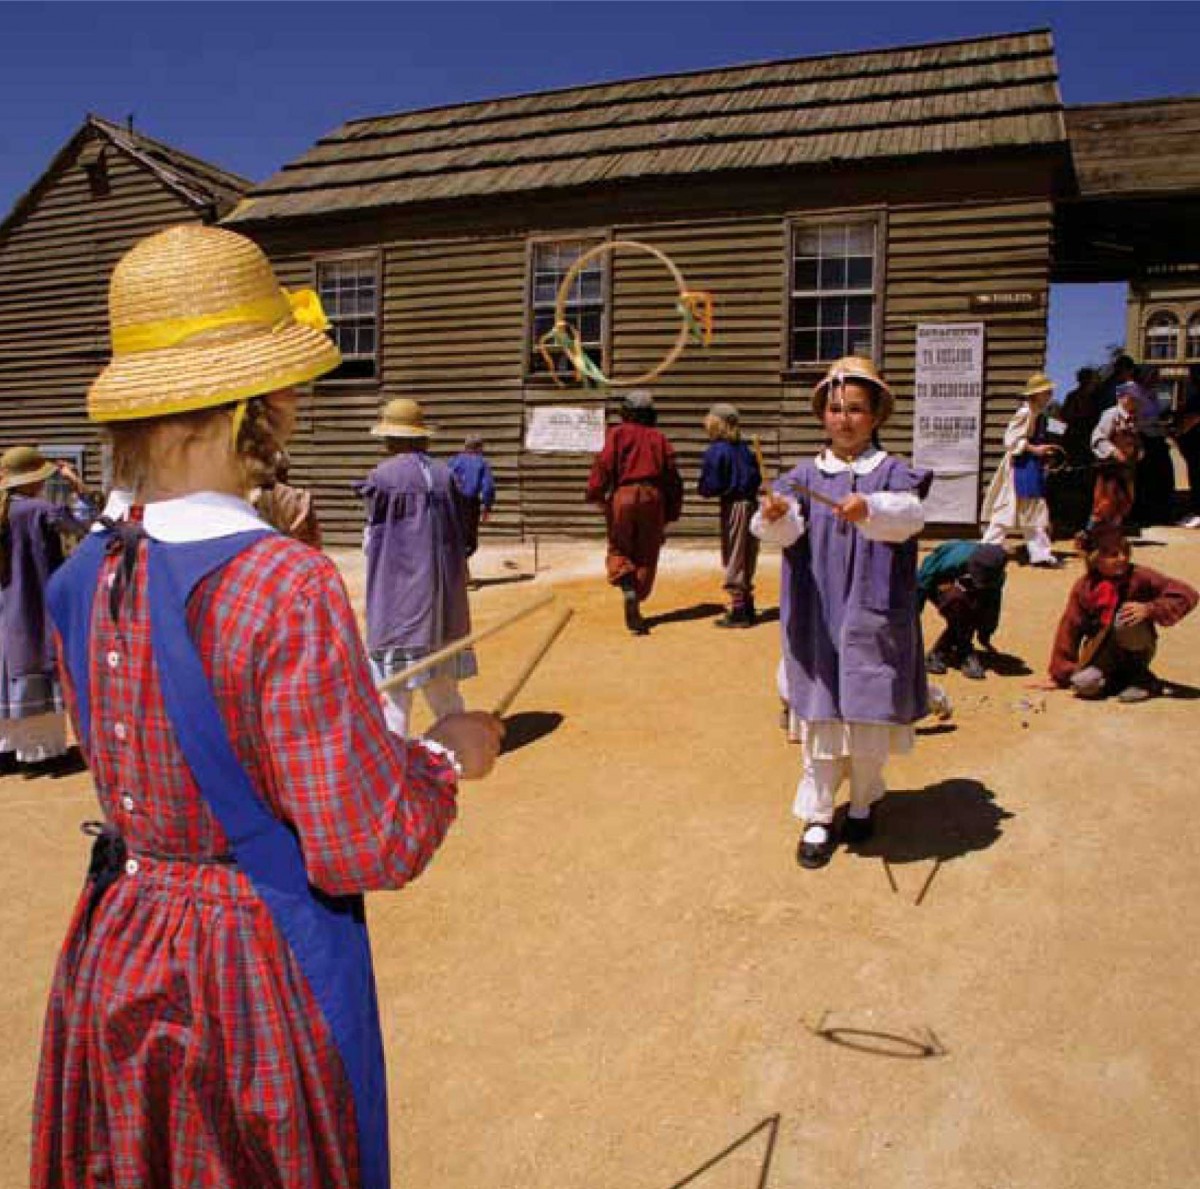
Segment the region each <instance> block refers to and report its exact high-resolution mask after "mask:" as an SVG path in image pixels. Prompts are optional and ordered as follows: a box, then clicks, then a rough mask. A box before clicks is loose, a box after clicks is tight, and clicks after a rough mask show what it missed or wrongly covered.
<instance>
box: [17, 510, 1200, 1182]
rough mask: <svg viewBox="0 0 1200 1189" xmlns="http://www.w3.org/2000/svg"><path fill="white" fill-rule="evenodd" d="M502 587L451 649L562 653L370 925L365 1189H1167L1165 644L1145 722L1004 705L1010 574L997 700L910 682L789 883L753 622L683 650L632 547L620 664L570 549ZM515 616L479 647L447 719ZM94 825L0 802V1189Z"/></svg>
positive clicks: (489, 567) (75, 787)
mask: <svg viewBox="0 0 1200 1189" xmlns="http://www.w3.org/2000/svg"><path fill="white" fill-rule="evenodd" d="M1152 537H1153V539H1151V540H1145V541H1143V542H1142V543H1140V544H1139V546H1138V547H1137V548H1136V550H1135V560H1136V561H1138V562H1141V563H1144V564H1148V565H1151V566H1154V567H1156V568H1161V569H1164V570H1165V571H1166V572H1168V573H1170V574H1172V575H1175V576H1178V577H1181V578H1184V579H1186V580H1188V581H1190V582H1192V583H1193V584H1198V585H1200V534H1189V533H1187V532H1186V531H1184V530H1172V529H1160V530H1156V531H1155V532H1154V533H1153V534H1152ZM339 560H340V561H342V562H344V568H345V572H346V574H347V578H348V581H349V583H350V586H351V589H352V591H353V593H354V595H355V598H356V600H357V602H358V603H359V604H361V586H362V575H361V563H360V561H359V560H358V559H356V558H354V557H352V556H350V555H348V554H347V555H344V556H341V557H340V558H339ZM532 561H533V558H532V550H531V548H530V547H529V546H528V545H517V544H513V545H511V546H508V547H505V546H502V545H491V546H488V547H485V551H484V554H483V555H482V557H481V559H478V565H477V567H476V568H477V571H478V574H479V576H481V577H482V578H483V579H484V580H485V581H484V585H483V586H482V588H481V589H480V590H479V591H477V592H476V593H475V594H474V595H473V596H472V599H473V606H474V613H475V618H476V623H477V625H486V624H487V623H489V622H492V621H494V620H495V619H497V618H498V617H499V616H501V615H502V614H503V613H505V612H507V611H509V610H511V609H515V608H517V607H518V606H520V605H522V604H523V603H524V602H525V601H527V600H529V599H530V598H532V597H534V595H536V594H537V593H538V592H540V591H542V590H545V589H554V590H555V591H556V593H557V595H558V597H559V599H560V600H564V601H567V602H569V603H570V604H571V605H573V606H574V607H575V608H576V611H577V614H576V616H575V619H574V620H573V622H572V623H571V625H570V626H569V627H568V629H567V631H566V633H565V634H564V636H563V637H562V638H561V639H560V641H559V643H558V645H557V647H556V648H555V649H554V651H553V652H551V654H550V655H549V657H548V658H547V660H546V662H545V663H544V664H543V666H542V667H541V668H540V669H539V670H538V671H537V673H536V674H535V675H534V677H533V679H532V680H531V682H530V684H529V685H528V686H527V687H526V690H525V692H524V693H523V695H522V696H521V697H520V698H519V699H518V701H517V702H516V704H515V705H514V706H513V709H512V713H511V717H510V720H509V725H510V736H511V739H510V749H509V751H508V752H507V753H506V754H505V755H503V756H502V757H501V759H500V762H499V764H498V766H497V769H496V772H495V773H494V775H493V776H492V777H491V778H490V779H489V780H488V781H486V782H484V783H479V784H472V785H466V786H464V788H463V791H462V796H461V803H460V804H461V808H460V817H459V821H458V823H457V825H456V826H455V828H454V829H453V831H452V833H451V835H450V837H449V838H448V840H447V842H446V845H445V846H444V847H443V849H442V852H441V853H440V854H439V855H438V857H437V858H436V859H435V860H434V862H433V864H432V866H431V867H430V869H429V870H428V871H427V872H426V874H425V875H424V876H423V877H422V878H421V879H420V880H418V881H417V882H416V883H415V884H413V885H412V886H411V887H410V888H407V889H405V890H404V891H401V892H399V893H394V894H389V895H378V896H374V897H373V898H372V899H371V900H370V904H369V912H370V917H371V923H372V927H373V936H374V946H375V954H376V965H377V972H378V979H379V990H380V997H381V1001H382V1011H383V1019H384V1029H385V1035H386V1040H387V1049H388V1059H389V1072H390V1078H391V1082H390V1085H391V1113H392V1123H393V1153H394V1158H393V1163H394V1169H395V1177H394V1180H395V1184H396V1185H397V1186H408V1187H412V1189H682V1187H683V1186H688V1187H689V1189H829V1187H833V1186H845V1187H855V1189H1032V1187H1039V1189H1040V1187H1046V1189H1068V1187H1071V1189H1074V1187H1079V1189H1130V1187H1131V1186H1135V1185H1136V1186H1162V1187H1164V1189H1186V1187H1189V1186H1197V1185H1200V1126H1198V1125H1197V1120H1198V1119H1200V1078H1198V1077H1197V1075H1196V1057H1195V1055H1196V1053H1197V1052H1200V1012H1197V1010H1196V994H1197V988H1198V987H1200V913H1198V912H1197V909H1196V905H1197V902H1198V895H1197V893H1198V892H1200V873H1198V871H1197V867H1196V862H1195V856H1196V854H1197V853H1200V815H1197V813H1196V812H1195V806H1194V804H1193V801H1192V798H1193V797H1194V796H1195V792H1196V769H1197V767H1198V766H1200V749H1198V748H1197V745H1196V741H1197V739H1198V738H1200V730H1198V726H1200V716H1198V714H1197V702H1196V700H1195V699H1196V698H1198V697H1200V614H1196V615H1193V616H1192V617H1191V618H1190V619H1187V620H1185V621H1184V622H1183V623H1182V624H1181V625H1179V626H1178V627H1176V628H1174V629H1172V630H1170V631H1168V632H1166V633H1164V634H1163V636H1162V640H1161V645H1162V647H1161V650H1160V653H1159V657H1158V660H1157V661H1156V664H1155V668H1156V670H1157V672H1158V673H1159V674H1160V675H1161V676H1162V677H1164V678H1166V679H1169V680H1170V681H1173V682H1176V683H1178V684H1177V685H1176V687H1175V688H1174V689H1173V691H1172V696H1170V697H1164V698H1160V699H1156V700H1154V701H1151V702H1148V703H1145V704H1142V705H1134V706H1119V705H1115V704H1105V705H1088V704H1083V703H1079V702H1075V701H1073V700H1072V699H1071V698H1070V697H1069V696H1068V695H1066V694H1062V693H1058V694H1048V695H1043V694H1036V693H1031V692H1030V691H1028V690H1026V689H1025V688H1024V687H1025V682H1026V681H1028V680H1029V674H1028V673H1026V672H1024V671H1023V668H1024V667H1023V665H1022V664H1021V661H1024V662H1025V663H1026V664H1027V665H1028V666H1030V667H1031V668H1033V669H1035V670H1037V671H1038V672H1041V671H1042V669H1043V668H1044V664H1045V659H1046V656H1047V652H1048V647H1049V642H1050V638H1051V634H1052V631H1053V627H1054V624H1055V623H1056V622H1057V617H1058V614H1059V612H1060V610H1061V607H1062V604H1063V601H1064V599H1065V596H1066V592H1067V590H1068V588H1069V586H1070V585H1071V583H1072V582H1073V581H1074V580H1075V578H1076V577H1078V575H1079V573H1080V564H1081V563H1080V562H1078V561H1077V560H1074V559H1073V560H1072V561H1071V564H1070V565H1069V566H1068V567H1067V569H1065V570H1063V571H1061V572H1057V573H1048V572H1043V571H1036V570H1029V569H1018V568H1016V567H1012V568H1010V576H1009V586H1008V594H1007V598H1006V605H1005V615H1004V620H1003V622H1002V625H1001V630H1000V632H999V634H998V636H997V638H996V643H997V645H998V646H999V647H1000V648H1002V649H1003V650H1004V652H1005V653H1007V654H1009V660H1008V661H1007V662H1006V664H1005V674H1004V675H998V674H996V673H991V674H989V675H988V678H987V680H986V681H982V682H971V681H967V680H966V679H964V678H963V677H962V676H961V675H960V674H958V673H951V674H950V675H949V676H948V677H947V678H945V679H944V681H945V684H946V686H947V688H948V690H949V693H950V694H951V696H952V697H953V699H954V701H955V704H956V706H955V715H954V718H953V720H952V721H951V722H949V723H947V724H937V723H934V722H933V721H932V720H929V721H927V722H926V723H925V724H923V727H922V731H921V736H920V739H919V743H918V747H917V750H916V751H915V752H914V753H913V754H912V755H911V756H907V757H902V758H900V759H898V760H894V761H893V762H892V764H891V765H890V767H889V777H890V786H891V790H892V791H891V792H890V793H889V795H888V797H887V799H886V800H885V801H884V803H883V804H882V806H881V811H880V815H879V821H880V834H879V836H878V838H877V839H876V841H875V842H873V843H872V844H871V845H870V846H869V847H867V848H864V849H863V850H862V851H861V852H858V853H850V852H848V851H846V850H845V849H844V848H843V849H839V851H838V853H837V855H836V856H835V858H834V861H833V863H832V864H831V865H830V866H829V867H828V868H826V869H825V870H823V871H818V872H808V871H803V870H801V869H800V868H799V867H798V866H797V864H796V861H795V847H796V841H797V838H798V832H799V831H798V826H797V824H796V822H795V821H794V819H793V818H792V817H791V814H790V808H791V801H792V796H793V792H794V788H795V784H796V780H797V777H798V774H799V754H798V749H797V748H796V747H795V746H789V745H788V744H787V742H786V740H785V738H784V735H783V733H782V732H781V731H780V729H779V727H778V725H777V721H778V716H777V707H778V703H777V699H776V695H775V691H774V670H775V663H776V659H777V657H778V626H777V624H776V623H775V622H773V619H774V615H773V613H772V614H771V615H770V616H769V617H768V618H769V620H771V621H769V622H766V623H764V624H762V625H760V626H759V627H757V628H755V629H754V630H751V631H733V632H722V631H717V630H714V628H713V626H712V623H711V620H712V618H713V616H714V615H715V614H716V613H717V612H718V611H719V610H720V608H719V606H718V605H717V604H718V603H719V601H720V590H719V582H720V579H719V571H718V566H717V562H716V558H715V550H714V549H713V548H687V549H683V548H680V549H669V550H668V552H667V554H666V555H665V562H664V568H663V573H662V575H661V577H660V580H659V584H658V587H657V589H656V591H655V594H654V597H653V599H652V600H651V601H650V602H649V603H648V604H647V607H646V611H647V614H648V615H650V616H652V617H653V619H652V624H653V631H652V634H651V635H650V636H649V637H648V638H645V639H635V638H632V637H630V636H628V635H627V634H626V633H625V632H624V630H623V629H622V628H621V627H620V609H619V599H618V597H617V596H616V594H615V592H613V591H611V590H610V589H608V588H607V587H606V586H605V585H604V584H603V582H602V580H601V577H600V575H601V568H602V552H601V547H600V546H599V545H593V544H588V545H581V544H571V545H543V546H542V548H541V550H540V563H541V564H540V569H539V572H538V574H537V575H536V577H533V576H532V575H530V571H531V569H532ZM761 570H762V572H761V578H760V605H761V607H762V608H771V609H773V608H774V607H775V606H776V604H777V595H778V572H779V568H778V555H777V554H774V553H768V554H767V555H766V556H765V557H764V560H763V564H762V567H761ZM548 616H549V613H548V612H540V613H539V616H538V617H535V618H531V619H529V620H526V621H525V622H524V623H523V624H522V625H520V626H518V627H516V628H514V629H513V630H512V631H511V632H509V633H505V634H501V635H499V636H497V637H495V639H494V640H492V641H488V642H486V643H485V644H484V645H483V646H482V648H481V650H480V664H481V670H482V673H481V676H480V677H479V678H478V679H476V680H474V681H473V682H470V683H468V685H467V686H466V690H467V693H468V700H469V701H470V703H471V704H472V705H473V706H477V707H486V706H488V705H489V704H490V702H489V699H492V698H494V697H496V696H497V695H498V694H499V692H500V691H501V690H502V689H504V688H505V686H506V684H507V680H508V678H509V676H511V674H512V673H513V672H514V671H515V670H516V669H517V668H518V667H519V665H520V663H521V661H522V659H523V655H524V653H525V652H526V651H528V649H529V647H530V646H531V644H532V642H533V641H534V640H535V638H536V637H537V636H538V634H539V633H540V631H541V630H542V625H543V624H544V623H545V622H548ZM543 617H545V618H543ZM933 622H934V616H933V613H932V612H927V618H926V633H927V638H928V634H929V631H930V628H931V627H932V626H933ZM419 705H420V703H419ZM421 721H423V720H421ZM844 795H845V794H844V791H843V796H844ZM94 816H96V809H95V802H94V798H93V796H92V794H91V791H90V781H89V778H88V776H87V774H86V773H85V774H83V775H81V776H74V777H66V778H62V779H57V780H52V779H40V780H29V779H25V778H22V777H20V776H16V777H8V778H5V779H3V780H0V831H2V834H3V838H4V847H3V853H2V857H0V949H2V952H3V954H4V971H5V975H4V995H3V1001H2V1006H0V1028H2V1031H3V1037H4V1041H5V1046H6V1054H5V1060H4V1061H3V1064H2V1065H0V1185H4V1186H17V1185H20V1184H22V1183H24V1182H25V1179H26V1176H27V1173H26V1168H27V1153H28V1130H29V1114H30V1110H31V1099H32V1086H33V1080H34V1069H35V1064H36V1060H37V1049H38V1041H39V1033H40V1029H41V1021H42V1013H43V1008H44V1002H45V996H46V990H47V986H48V983H49V980H50V975H51V970H52V966H53V962H54V959H55V955H56V952H57V949H58V946H59V944H60V942H61V939H62V936H63V933H64V932H65V929H66V925H67V918H68V913H69V911H70V908H71V905H72V903H73V901H74V899H75V897H76V895H77V893H78V889H79V886H80V883H81V881H82V878H83V873H84V868H85V865H86V861H87V853H88V840H87V839H85V838H84V837H83V836H82V835H81V834H80V832H79V822H80V821H81V820H83V819H85V818H89V817H94ZM884 859H887V861H888V862H887V865H886V866H885V863H884ZM938 860H941V862H940V864H939V863H938ZM935 864H937V870H936V873H934V872H933V869H934V866H935ZM889 870H890V872H891V876H892V879H893V880H894V883H895V887H896V889H897V890H895V891H894V890H893V888H892V883H891V882H890V881H889V876H888V872H889ZM931 873H933V879H932V882H931V883H928V886H927V887H926V886H925V885H926V883H927V881H928V880H929V878H930V875H931ZM923 887H924V888H925V896H924V900H923V902H922V903H921V904H920V905H919V906H918V905H916V904H915V903H914V901H915V900H916V898H917V896H918V895H919V894H920V892H921V890H922V888H923ZM305 1189H308V1187H305ZM314 1189H315V1187H314Z"/></svg>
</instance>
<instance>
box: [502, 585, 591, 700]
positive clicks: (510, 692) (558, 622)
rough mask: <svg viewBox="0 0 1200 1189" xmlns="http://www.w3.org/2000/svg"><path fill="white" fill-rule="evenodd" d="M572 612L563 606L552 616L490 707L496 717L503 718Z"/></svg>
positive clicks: (569, 608)
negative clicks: (549, 622)
mask: <svg viewBox="0 0 1200 1189" xmlns="http://www.w3.org/2000/svg"><path fill="white" fill-rule="evenodd" d="M574 614H575V612H574V610H573V609H572V608H571V607H564V608H563V609H562V610H561V611H560V612H559V613H558V614H557V615H556V616H555V617H554V622H553V623H551V625H550V626H549V627H548V628H547V629H546V633H545V635H543V636H542V638H541V639H540V640H539V641H538V643H537V647H536V648H535V649H534V650H533V652H532V653H530V655H529V659H528V660H526V662H525V664H524V665H523V666H522V668H521V671H520V673H518V674H517V675H516V677H514V678H513V680H512V683H511V684H510V685H509V687H508V689H507V690H505V692H504V693H503V694H502V695H501V696H500V698H499V699H498V700H497V701H496V704H495V706H494V707H493V708H492V713H493V714H495V715H496V717H497V718H503V717H504V715H505V714H506V713H507V711H508V708H509V707H510V706H511V705H512V704H513V702H514V700H515V699H516V696H517V694H519V693H520V692H521V690H522V689H523V688H524V686H525V683H526V682H527V681H528V680H529V678H530V676H531V675H532V674H533V671H534V669H536V668H537V667H538V665H539V664H541V661H542V657H544V656H545V655H546V653H548V652H549V651H550V648H551V645H553V643H554V641H555V640H557V639H558V637H559V635H561V633H562V630H563V628H565V627H566V626H567V623H568V622H569V621H570V618H571V616H572V615H574Z"/></svg>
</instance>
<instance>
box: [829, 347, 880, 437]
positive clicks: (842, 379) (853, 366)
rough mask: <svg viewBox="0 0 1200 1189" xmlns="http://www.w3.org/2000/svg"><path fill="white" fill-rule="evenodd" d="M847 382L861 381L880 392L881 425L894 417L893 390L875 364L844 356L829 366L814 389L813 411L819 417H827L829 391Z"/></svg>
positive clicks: (851, 356)
mask: <svg viewBox="0 0 1200 1189" xmlns="http://www.w3.org/2000/svg"><path fill="white" fill-rule="evenodd" d="M847 380H859V381H861V382H862V383H864V384H871V385H873V386H874V387H875V388H876V389H878V391H879V424H880V425H882V424H883V423H884V422H885V421H886V420H887V419H888V418H889V417H890V416H891V415H892V405H893V403H894V401H893V397H892V390H891V389H890V388H889V387H888V384H887V381H886V380H885V379H884V378H883V377H882V376H881V375H880V374H879V369H878V368H877V367H876V366H875V364H874V363H873V362H872V361H871V360H870V359H867V358H866V357H865V356H862V355H843V356H842V358H841V359H835V360H834V361H833V363H831V364H830V365H829V371H827V372H826V373H825V375H824V376H823V377H822V378H821V380H820V382H819V383H818V384H817V386H816V387H815V388H814V389H813V395H812V409H813V412H814V413H816V415H817V416H818V417H823V416H824V415H825V404H826V401H828V399H829V390H830V388H833V387H838V388H840V387H841V386H842V385H843V384H845V383H846V381H847Z"/></svg>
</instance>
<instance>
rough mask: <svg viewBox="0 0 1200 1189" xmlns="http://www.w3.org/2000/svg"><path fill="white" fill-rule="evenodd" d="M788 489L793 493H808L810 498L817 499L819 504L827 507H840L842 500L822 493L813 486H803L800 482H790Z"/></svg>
mask: <svg viewBox="0 0 1200 1189" xmlns="http://www.w3.org/2000/svg"><path fill="white" fill-rule="evenodd" d="M788 490H789V491H790V492H792V494H793V495H806V496H808V498H809V499H810V500H816V501H817V503H818V504H824V505H825V506H826V507H827V508H839V507H841V504H842V501H841V500H835V499H831V498H830V497H829V496H827V495H822V494H821V493H820V492H819V491H813V489H812V488H811V487H803V486H801V485H800V484H799V483H789V484H788Z"/></svg>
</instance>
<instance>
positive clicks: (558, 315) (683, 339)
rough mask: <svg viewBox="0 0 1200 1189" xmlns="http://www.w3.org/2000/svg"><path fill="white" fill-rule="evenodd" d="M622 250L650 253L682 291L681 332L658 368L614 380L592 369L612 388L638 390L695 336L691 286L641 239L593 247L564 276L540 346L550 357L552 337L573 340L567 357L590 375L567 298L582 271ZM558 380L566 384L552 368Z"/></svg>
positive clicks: (671, 263)
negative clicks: (690, 309)
mask: <svg viewBox="0 0 1200 1189" xmlns="http://www.w3.org/2000/svg"><path fill="white" fill-rule="evenodd" d="M618 248H632V249H634V250H635V251H639V252H647V253H649V254H650V255H651V256H653V257H654V258H655V259H656V260H658V261H660V262H661V263H662V265H663V266H664V267H665V268H666V270H667V271H668V272H669V273H670V274H671V278H672V280H674V282H675V286H676V288H677V290H678V296H679V302H680V305H681V310H680V322H681V324H680V327H679V333H678V334H677V335H676V336H675V341H674V342H673V343H672V344H671V348H670V350H669V351H668V352H667V353H666V355H664V356H663V358H662V359H661V360H660V361H659V363H658V364H657V366H655V367H652V368H651V369H650V370H649V371H648V372H644V373H643V374H642V375H640V376H634V377H632V378H631V379H627V380H619V379H617V378H616V377H615V376H613V377H612V378H611V379H610V378H609V377H608V376H605V375H604V373H603V372H601V371H600V370H599V369H598V368H595V367H594V365H593V366H592V368H591V370H592V371H594V372H596V373H597V374H598V375H599V377H600V379H601V380H602V381H603V382H604V383H605V384H607V385H608V386H609V387H610V388H636V387H637V386H638V385H639V384H649V383H650V382H651V381H652V380H656V379H657V378H658V377H659V376H661V375H662V374H663V372H665V371H666V370H667V369H668V368H669V367H671V366H672V365H673V364H674V363H675V361H676V360H677V359H678V358H679V357H680V355H682V354H683V349H684V347H686V346H687V344H688V338H689V336H690V335H691V324H690V322H689V320H688V316H687V313H686V308H687V300H688V298H689V296H690V294H689V291H688V287H687V283H686V282H685V281H684V279H683V274H682V273H681V272H680V271H679V269H678V268H676V267H675V262H674V261H673V260H672V259H671V258H670V257H669V256H668V255H667V254H666V253H665V252H663V251H662V250H661V249H660V248H656V247H654V245H653V244H643V243H641V242H640V241H638V240H633V239H614V240H607V241H606V242H604V243H601V244H597V245H596V246H595V247H594V248H589V249H588V250H587V251H586V252H584V253H583V254H582V255H581V256H580V257H579V258H578V259H577V260H576V261H575V263H574V264H572V265H571V267H570V268H569V269H567V273H566V276H564V277H563V279H562V283H561V284H560V285H559V287H558V296H557V297H556V298H555V301H554V329H553V330H552V331H550V332H549V335H545V336H543V340H542V342H541V343H539V347H540V348H541V350H542V354H543V356H545V355H546V354H547V346H546V345H544V344H545V343H546V340H547V339H549V338H550V336H557V337H558V338H559V341H561V342H566V341H568V340H569V342H570V345H569V346H565V347H564V348H563V350H564V352H565V354H566V356H567V358H568V359H569V360H570V361H571V366H572V367H574V368H575V374H576V375H577V376H579V377H582V376H584V375H585V374H586V372H585V369H584V368H583V367H582V366H581V365H580V362H579V359H578V356H581V355H583V354H584V352H583V346H582V344H581V342H580V340H579V334H578V332H577V331H576V330H575V328H574V327H572V326H571V325H570V324H569V323H568V322H567V298H568V297H569V296H570V293H571V286H572V285H574V283H575V278H576V277H577V276H578V275H579V273H580V271H581V270H582V269H583V268H584V267H585V266H586V265H588V264H590V263H591V262H592V261H593V260H595V259H596V258H597V257H598V256H602V255H604V254H605V253H606V252H615V251H616V250H617V249H618ZM550 374H551V375H552V376H553V377H554V381H555V383H556V384H559V385H560V386H561V385H562V381H561V380H559V379H558V373H557V371H556V370H555V369H551V373H550Z"/></svg>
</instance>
